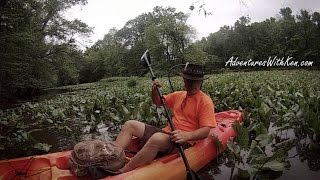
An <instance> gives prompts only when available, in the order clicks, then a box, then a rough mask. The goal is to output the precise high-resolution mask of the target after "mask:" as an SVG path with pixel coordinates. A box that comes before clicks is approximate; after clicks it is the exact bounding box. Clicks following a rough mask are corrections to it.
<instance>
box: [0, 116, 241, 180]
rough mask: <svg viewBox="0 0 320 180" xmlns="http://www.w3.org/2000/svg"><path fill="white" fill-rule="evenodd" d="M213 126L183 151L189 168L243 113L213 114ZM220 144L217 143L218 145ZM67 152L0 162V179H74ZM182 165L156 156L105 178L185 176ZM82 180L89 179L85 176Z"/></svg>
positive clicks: (213, 150) (208, 155)
mask: <svg viewBox="0 0 320 180" xmlns="http://www.w3.org/2000/svg"><path fill="white" fill-rule="evenodd" d="M215 116H216V121H217V124H218V125H217V127H216V128H212V129H211V130H210V134H209V136H208V137H207V138H205V139H203V140H201V141H197V143H196V144H195V145H193V146H192V147H190V148H188V149H186V150H185V154H186V156H187V159H188V162H189V164H190V167H191V168H192V169H193V170H194V171H198V170H199V169H201V168H202V167H204V166H205V165H206V164H208V163H209V162H210V161H212V160H213V159H214V158H216V156H217V155H218V153H219V152H222V151H223V150H225V149H226V144H227V141H228V140H229V139H230V138H233V137H236V132H235V131H234V130H233V128H232V124H233V123H234V122H236V121H238V122H242V121H243V114H242V113H241V112H240V111H237V110H229V111H224V112H219V113H216V114H215ZM213 135H214V136H215V137H216V138H218V139H219V141H220V142H221V144H222V147H219V149H218V146H217V144H218V143H215V139H216V138H213ZM137 142H138V141H137V139H134V140H133V141H132V142H131V144H130V145H129V147H128V149H127V150H126V152H127V153H126V155H127V158H128V159H130V158H131V157H132V156H134V153H132V152H134V151H135V150H136V147H137ZM220 146H221V145H220ZM70 153H71V151H64V152H57V153H50V154H44V155H37V156H29V157H22V158H16V159H10V160H2V161H0V180H18V179H28V180H74V179H78V178H77V177H76V176H74V175H73V174H72V172H71V171H70V170H69V165H68V160H69V157H70ZM185 177H186V168H185V166H184V163H183V160H182V158H181V157H180V155H179V153H176V154H170V155H167V156H163V157H160V158H157V159H155V160H153V161H152V162H150V163H149V164H147V165H144V166H141V167H139V168H137V169H134V170H132V171H129V172H126V173H123V174H119V175H115V176H109V177H106V178H104V179H105V180H118V179H129V180H131V179H132V180H136V179H138V180H144V179H161V180H163V179H185ZM85 179H91V178H90V177H86V178H85Z"/></svg>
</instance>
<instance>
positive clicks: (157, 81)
mask: <svg viewBox="0 0 320 180" xmlns="http://www.w3.org/2000/svg"><path fill="white" fill-rule="evenodd" d="M156 87H159V88H160V87H161V83H160V81H159V80H158V79H155V80H154V81H153V82H152V89H156Z"/></svg>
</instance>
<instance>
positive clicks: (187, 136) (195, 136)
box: [171, 127, 210, 143]
mask: <svg viewBox="0 0 320 180" xmlns="http://www.w3.org/2000/svg"><path fill="white" fill-rule="evenodd" d="M209 132H210V127H201V128H199V129H197V130H195V131H192V132H186V131H181V130H175V131H173V132H171V133H172V139H171V141H174V142H176V143H185V142H188V141H196V140H201V139H204V138H206V137H208V134H209Z"/></svg>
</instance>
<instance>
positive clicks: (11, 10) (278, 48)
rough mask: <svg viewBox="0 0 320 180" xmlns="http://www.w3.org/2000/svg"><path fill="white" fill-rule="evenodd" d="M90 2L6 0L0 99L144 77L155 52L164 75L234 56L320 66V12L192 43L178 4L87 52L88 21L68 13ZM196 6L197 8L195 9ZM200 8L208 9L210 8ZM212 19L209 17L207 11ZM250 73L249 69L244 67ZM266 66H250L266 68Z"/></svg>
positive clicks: (1, 21) (243, 25)
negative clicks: (145, 58)
mask: <svg viewBox="0 0 320 180" xmlns="http://www.w3.org/2000/svg"><path fill="white" fill-rule="evenodd" d="M78 4H80V5H84V4H86V1H85V0H63V1H57V0H42V1H37V0H28V1H10V0H5V1H1V7H0V12H1V16H0V35H1V37H0V47H1V48H0V59H1V62H0V63H1V64H0V65H1V66H0V79H1V80H0V81H1V83H0V98H1V103H0V104H1V106H2V107H6V106H8V104H7V103H10V100H11V99H20V98H26V97H32V96H33V95H36V94H38V93H39V90H40V89H42V88H46V87H57V86H62V85H71V84H77V83H85V82H95V81H98V80H100V79H102V78H107V77H115V76H144V75H145V74H146V73H147V71H144V70H141V68H140V64H139V59H140V56H141V54H142V53H143V52H144V51H145V50H146V49H147V48H148V49H149V50H150V52H151V54H152V59H153V65H154V67H155V69H156V73H157V74H158V75H159V76H163V75H165V73H166V71H167V69H168V68H169V67H171V66H173V65H176V64H180V63H185V62H196V63H199V64H204V65H206V67H207V68H208V69H207V71H209V72H216V71H217V70H218V71H221V70H222V69H225V68H231V69H232V68H240V67H229V66H227V67H226V62H227V61H228V60H229V59H230V58H231V57H234V58H236V57H238V58H239V60H249V59H252V60H254V61H262V60H267V59H268V58H269V57H272V58H274V57H278V58H282V57H284V58H287V57H292V58H293V59H292V60H295V61H306V60H307V61H312V62H313V64H312V67H313V68H319V64H320V63H319V59H320V55H319V52H320V50H319V49H320V47H319V43H318V41H319V40H320V35H319V34H320V15H319V12H308V11H306V10H301V12H300V13H299V14H297V15H295V16H294V15H293V14H292V11H291V9H290V8H283V9H280V16H278V17H277V18H273V17H271V18H269V19H266V20H265V21H262V22H255V23H251V22H250V17H240V18H239V20H238V21H237V22H235V24H234V25H233V26H224V27H221V29H220V30H219V31H218V32H215V33H212V34H210V35H209V36H208V37H204V38H202V40H200V41H196V42H193V40H194V38H195V36H196V33H195V30H194V29H193V28H192V27H191V26H190V25H188V24H187V20H188V14H186V13H184V12H177V11H176V9H175V8H171V7H166V8H164V7H155V8H154V9H153V11H152V12H147V13H143V14H141V15H139V16H137V17H136V18H134V19H131V20H129V21H128V22H127V23H126V24H125V25H124V26H123V27H122V28H121V29H119V30H118V29H115V28H113V29H111V30H110V31H109V32H108V33H107V34H106V35H105V36H104V38H103V39H101V40H99V41H97V42H96V43H95V44H94V45H93V46H92V47H90V48H88V49H86V50H85V51H82V50H79V49H77V46H76V44H81V41H82V40H83V37H87V36H88V35H90V33H91V28H89V27H88V26H87V25H86V24H85V23H83V22H81V21H79V20H77V19H75V20H72V21H69V20H66V18H65V17H64V12H65V11H66V10H68V9H69V8H70V7H72V6H74V5H78ZM194 8H195V7H194V5H191V6H190V9H191V10H192V9H194ZM196 9H199V11H203V12H205V10H204V9H203V5H201V6H200V7H199V8H198V7H197V8H196ZM205 14H207V13H205ZM244 68H245V67H244ZM263 68H265V67H261V66H259V67H250V68H249V69H263Z"/></svg>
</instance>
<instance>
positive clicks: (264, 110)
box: [259, 102, 270, 114]
mask: <svg viewBox="0 0 320 180" xmlns="http://www.w3.org/2000/svg"><path fill="white" fill-rule="evenodd" d="M259 111H260V112H262V113H263V114H267V113H268V112H269V111H270V108H269V106H268V105H267V104H266V103H264V102H261V104H260V108H259Z"/></svg>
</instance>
